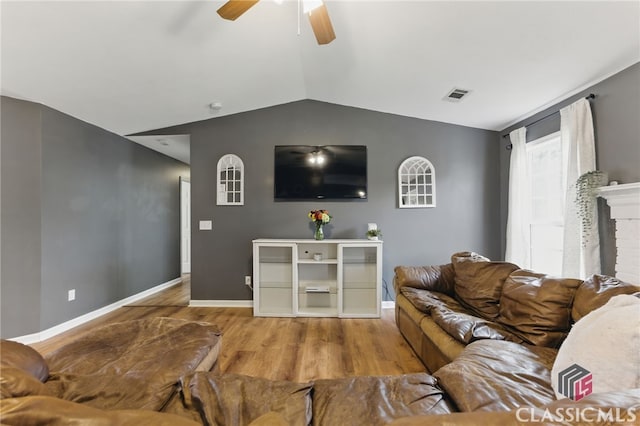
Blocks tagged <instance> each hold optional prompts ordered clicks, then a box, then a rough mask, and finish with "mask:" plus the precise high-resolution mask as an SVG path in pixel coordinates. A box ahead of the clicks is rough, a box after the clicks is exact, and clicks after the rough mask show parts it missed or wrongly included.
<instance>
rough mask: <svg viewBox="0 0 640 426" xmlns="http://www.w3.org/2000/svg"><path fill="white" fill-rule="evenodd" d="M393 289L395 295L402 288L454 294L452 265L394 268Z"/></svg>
mask: <svg viewBox="0 0 640 426" xmlns="http://www.w3.org/2000/svg"><path fill="white" fill-rule="evenodd" d="M394 272H395V275H394V277H393V287H394V289H395V291H396V294H398V293H399V292H400V289H401V288H402V287H413V288H418V289H422V290H429V291H437V292H440V293H445V294H447V295H449V296H453V294H454V271H453V265H452V264H451V263H447V264H446V265H438V266H396V267H395V268H394Z"/></svg>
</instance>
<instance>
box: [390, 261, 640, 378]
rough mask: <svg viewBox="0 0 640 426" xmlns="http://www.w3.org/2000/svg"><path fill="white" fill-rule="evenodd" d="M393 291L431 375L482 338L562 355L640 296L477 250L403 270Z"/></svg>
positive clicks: (628, 288)
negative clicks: (595, 316) (593, 323)
mask: <svg viewBox="0 0 640 426" xmlns="http://www.w3.org/2000/svg"><path fill="white" fill-rule="evenodd" d="M394 288H395V291H396V323H397V325H398V328H399V329H400V332H401V333H402V335H403V336H404V337H405V339H406V340H407V341H408V342H409V344H410V345H411V347H412V348H413V350H414V351H415V353H416V354H417V355H418V357H420V359H421V360H422V362H423V363H424V365H425V366H426V367H427V369H428V370H429V371H431V372H435V371H437V370H438V369H439V368H441V367H443V366H445V365H447V364H449V363H450V362H451V361H453V360H454V359H456V358H457V357H458V356H459V355H460V354H461V353H462V351H463V350H464V349H465V347H466V346H467V345H468V344H470V343H472V342H474V341H478V340H485V339H488V340H503V341H510V342H514V343H518V344H526V345H530V346H536V347H543V348H555V349H557V348H558V347H560V344H561V343H562V341H563V340H564V338H565V337H566V336H567V334H568V333H569V330H570V329H571V325H572V324H573V323H575V322H576V321H578V320H579V319H580V318H582V317H584V316H585V315H587V314H588V313H589V312H591V311H592V310H594V309H597V308H599V307H600V306H603V305H604V304H605V303H606V302H607V301H608V300H609V299H610V298H611V297H613V296H615V295H618V294H633V293H636V292H638V291H640V287H638V286H635V285H632V284H629V283H625V282H623V281H620V280H618V279H616V278H613V277H607V276H604V275H594V276H591V277H590V278H589V279H587V280H586V281H582V280H578V279H572V278H558V277H553V276H549V275H545V274H541V273H537V272H533V271H529V270H524V269H520V268H518V266H516V265H514V264H512V263H508V262H492V261H490V260H489V259H487V258H485V257H483V256H480V255H478V254H476V253H472V252H461V253H456V254H454V255H453V256H451V263H448V264H446V265H440V266H419V267H417V266H397V267H396V268H395V276H394ZM534 350H535V349H534Z"/></svg>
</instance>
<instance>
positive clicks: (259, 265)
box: [253, 239, 382, 318]
mask: <svg viewBox="0 0 640 426" xmlns="http://www.w3.org/2000/svg"><path fill="white" fill-rule="evenodd" d="M253 283H254V295H253V299H254V301H253V314H254V315H255V316H272V317H296V316H309V317H340V318H379V317H380V307H381V297H382V241H369V240H322V241H316V240H279V239H278V240H276V239H259V240H254V241H253Z"/></svg>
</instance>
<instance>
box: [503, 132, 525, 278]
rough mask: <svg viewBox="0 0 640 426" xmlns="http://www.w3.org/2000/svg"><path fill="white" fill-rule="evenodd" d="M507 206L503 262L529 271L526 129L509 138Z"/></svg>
mask: <svg viewBox="0 0 640 426" xmlns="http://www.w3.org/2000/svg"><path fill="white" fill-rule="evenodd" d="M509 137H510V138H511V159H510V162H509V204H508V206H509V207H508V209H509V210H508V213H507V249H506V251H505V254H504V258H505V260H506V261H507V262H511V263H515V264H516V265H518V266H520V267H521V268H530V267H531V249H530V246H531V245H530V239H531V238H530V229H529V223H530V211H531V209H530V206H529V203H530V199H531V196H530V184H529V165H528V160H527V149H526V146H525V144H526V142H527V129H526V128H525V127H521V128H519V129H516V130H514V131H513V132H511V133H510V134H509Z"/></svg>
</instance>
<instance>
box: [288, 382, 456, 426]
mask: <svg viewBox="0 0 640 426" xmlns="http://www.w3.org/2000/svg"><path fill="white" fill-rule="evenodd" d="M313 388H314V390H313V424H314V425H371V426H375V425H383V424H386V423H389V422H390V421H392V420H394V419H397V418H400V417H405V416H415V415H418V414H445V413H450V412H451V411H452V408H451V406H450V405H449V404H448V403H447V402H446V400H445V399H444V393H443V392H442V390H441V389H439V388H438V387H437V386H436V380H435V379H434V378H433V377H432V376H430V375H428V374H426V373H415V374H405V375H400V376H379V377H373V376H365V377H349V378H345V379H328V380H318V381H316V382H315V384H314V387H313ZM298 424H302V423H298Z"/></svg>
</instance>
